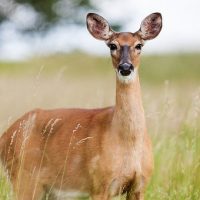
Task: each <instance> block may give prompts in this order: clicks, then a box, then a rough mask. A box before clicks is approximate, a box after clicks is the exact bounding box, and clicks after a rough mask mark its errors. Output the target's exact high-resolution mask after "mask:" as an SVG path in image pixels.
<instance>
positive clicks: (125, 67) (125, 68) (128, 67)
mask: <svg viewBox="0 0 200 200" xmlns="http://www.w3.org/2000/svg"><path fill="white" fill-rule="evenodd" d="M118 71H119V73H120V74H121V75H122V76H128V75H130V73H131V71H133V65H132V64H131V63H122V64H120V65H119V67H118Z"/></svg>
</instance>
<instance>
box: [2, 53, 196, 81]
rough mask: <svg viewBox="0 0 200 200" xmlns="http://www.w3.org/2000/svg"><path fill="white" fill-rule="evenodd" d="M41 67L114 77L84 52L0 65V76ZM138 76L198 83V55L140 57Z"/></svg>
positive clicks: (107, 63)
mask: <svg viewBox="0 0 200 200" xmlns="http://www.w3.org/2000/svg"><path fill="white" fill-rule="evenodd" d="M41 68H43V72H44V74H47V75H52V74H54V73H56V72H58V71H62V73H64V74H65V76H66V77H69V76H79V77H80V76H88V77H89V76H92V75H99V76H110V75H111V74H113V69H112V67H111V59H110V58H109V57H107V58H105V57H95V56H90V55H87V54H83V53H72V54H68V55H65V54H58V55H53V56H47V57H37V58H32V59H30V60H28V61H24V62H0V73H1V75H9V76H16V75H17V76H24V75H25V74H26V75H33V74H34V73H38V71H39V70H40V69H41ZM140 74H141V78H142V80H143V81H146V82H151V83H162V82H163V81H164V80H169V81H173V82H179V81H187V82H190V81H199V80H200V78H199V76H200V54H177V55H154V56H142V59H141V67H140Z"/></svg>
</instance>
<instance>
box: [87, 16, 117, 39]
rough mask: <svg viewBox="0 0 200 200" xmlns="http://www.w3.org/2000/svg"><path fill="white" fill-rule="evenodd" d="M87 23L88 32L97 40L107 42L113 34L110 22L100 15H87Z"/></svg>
mask: <svg viewBox="0 0 200 200" xmlns="http://www.w3.org/2000/svg"><path fill="white" fill-rule="evenodd" d="M86 22H87V29H88V31H89V32H90V33H91V35H92V36H93V37H95V38H96V39H99V40H105V41H106V40H108V39H109V38H110V37H111V36H112V34H113V31H112V30H111V28H110V26H109V24H108V22H107V21H106V20H105V19H104V18H103V17H101V16H100V15H97V14H95V13H89V14H88V15H87V18H86Z"/></svg>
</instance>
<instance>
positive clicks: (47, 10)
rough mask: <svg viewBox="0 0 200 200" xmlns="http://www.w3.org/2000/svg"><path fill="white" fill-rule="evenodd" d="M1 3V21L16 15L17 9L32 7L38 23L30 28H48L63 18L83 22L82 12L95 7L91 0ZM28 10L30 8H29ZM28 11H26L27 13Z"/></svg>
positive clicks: (24, 0)
mask: <svg viewBox="0 0 200 200" xmlns="http://www.w3.org/2000/svg"><path fill="white" fill-rule="evenodd" d="M2 1H3V2H2V4H0V22H2V21H4V20H9V19H10V18H12V16H15V12H16V11H17V9H20V8H22V7H24V8H25V9H26V8H27V7H29V8H31V9H32V10H33V11H34V12H35V14H37V18H36V23H35V24H34V26H33V27H29V29H33V30H38V28H39V29H46V28H48V27H49V26H50V25H52V24H55V23H57V22H58V21H60V20H61V19H63V20H65V22H68V23H70V22H73V23H74V22H75V23H78V24H80V23H83V19H82V17H81V14H82V13H83V12H86V11H87V10H88V9H94V5H93V4H92V3H91V1H90V0H41V1H39V0H13V1H6V0H2ZM27 12H28V10H27ZM27 14H28V13H26V15H27Z"/></svg>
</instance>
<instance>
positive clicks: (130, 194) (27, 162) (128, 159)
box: [0, 13, 162, 200]
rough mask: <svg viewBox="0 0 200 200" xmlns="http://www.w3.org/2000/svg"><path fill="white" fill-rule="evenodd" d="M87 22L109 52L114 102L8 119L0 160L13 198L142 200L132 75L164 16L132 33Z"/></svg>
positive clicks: (149, 163)
mask: <svg viewBox="0 0 200 200" xmlns="http://www.w3.org/2000/svg"><path fill="white" fill-rule="evenodd" d="M86 23H87V29H88V31H89V33H90V34H91V35H92V36H93V37H94V38H96V39H98V40H102V41H104V42H105V43H106V45H107V46H108V47H109V48H110V54H111V59H112V64H113V68H114V71H115V73H116V101H115V105H114V106H111V107H106V108H95V109H80V108H75V109H73V108H69V109H67V108H64V109H54V110H43V109H35V110H32V111H29V112H28V113H26V114H24V115H23V116H22V117H21V118H19V119H18V120H17V121H16V122H14V124H13V125H11V127H10V128H8V130H7V131H5V132H4V134H3V135H2V136H1V138H0V158H1V162H2V164H3V166H4V168H5V169H6V171H7V173H8V177H9V179H10V182H11V184H12V188H13V191H14V192H13V193H14V198H15V199H17V200H40V199H43V198H46V199H48V198H49V199H64V198H65V197H66V198H69V197H70V198H73V197H76V196H79V195H83V196H88V197H90V198H91V199H92V200H111V199H112V198H113V197H115V196H119V195H126V199H127V200H143V199H144V194H145V189H146V187H147V185H148V183H149V180H150V177H151V175H152V172H153V168H154V162H153V153H152V144H151V139H150V137H149V135H148V133H147V128H146V120H145V114H144V109H143V105H142V97H141V89H140V81H139V72H138V70H139V64H140V54H141V50H142V47H143V45H144V43H145V41H147V40H151V39H153V38H155V37H156V36H157V35H158V34H159V33H160V31H161V28H162V15H161V14H160V13H152V14H150V15H148V16H147V17H146V18H145V19H144V20H143V21H142V22H141V25H140V28H139V30H138V31H136V32H133V33H132V32H115V31H114V30H112V28H111V26H110V25H109V23H108V22H107V20H106V19H104V18H103V17H102V16H100V15H98V14H95V13H89V14H88V15H87V17H86Z"/></svg>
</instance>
